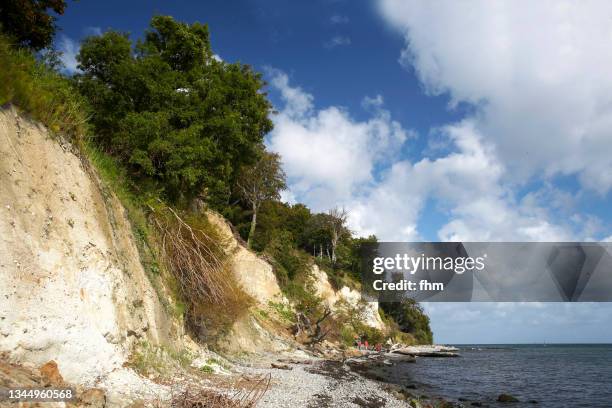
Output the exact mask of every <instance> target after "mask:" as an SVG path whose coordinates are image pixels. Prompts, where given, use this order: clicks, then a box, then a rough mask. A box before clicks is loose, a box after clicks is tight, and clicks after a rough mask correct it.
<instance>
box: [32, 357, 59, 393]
mask: <svg viewBox="0 0 612 408" xmlns="http://www.w3.org/2000/svg"><path fill="white" fill-rule="evenodd" d="M38 371H40V375H41V376H42V378H43V380H44V382H45V385H52V386H54V387H60V386H62V385H63V384H64V378H63V377H62V375H61V374H60V372H59V368H58V366H57V363H56V362H55V361H53V360H51V361H48V362H46V363H45V364H43V365H42V366H41V367H40V368H39V369H38Z"/></svg>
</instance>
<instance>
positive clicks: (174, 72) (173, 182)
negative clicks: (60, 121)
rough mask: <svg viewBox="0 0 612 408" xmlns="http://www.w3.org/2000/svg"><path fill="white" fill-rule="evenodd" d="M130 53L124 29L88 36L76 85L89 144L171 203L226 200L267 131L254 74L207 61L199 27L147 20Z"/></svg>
mask: <svg viewBox="0 0 612 408" xmlns="http://www.w3.org/2000/svg"><path fill="white" fill-rule="evenodd" d="M150 26H151V28H150V29H149V30H148V31H147V33H146V35H145V38H144V40H141V41H138V42H137V44H136V45H135V46H134V47H133V46H132V43H131V42H130V40H129V37H128V35H127V34H126V33H119V32H115V31H109V32H106V33H104V34H103V35H101V36H93V37H89V38H87V39H86V40H85V41H84V43H83V45H82V47H81V51H80V53H79V55H78V57H77V60H78V62H79V69H80V70H82V74H79V75H77V76H76V77H75V81H76V84H77V86H78V88H79V90H80V91H81V93H83V94H84V95H85V96H86V97H87V99H88V100H89V101H90V104H91V106H92V111H91V115H92V118H91V122H92V123H93V125H94V128H95V134H96V140H97V141H98V142H99V144H100V146H101V147H102V148H103V149H105V150H106V151H107V152H109V153H111V154H113V155H115V156H117V157H119V158H120V159H121V160H122V161H123V162H124V163H125V164H126V165H127V166H128V168H129V169H130V170H131V171H132V173H133V175H134V176H135V177H136V178H137V179H140V180H142V181H143V182H148V183H151V184H153V186H154V187H155V188H156V189H158V190H161V191H162V192H163V193H164V194H165V195H166V196H167V198H169V199H171V200H174V201H177V200H180V199H186V200H189V199H192V198H194V197H196V196H199V195H201V196H204V197H205V198H206V199H207V201H208V202H209V203H211V204H213V205H214V206H217V207H220V206H223V205H224V204H225V203H226V202H227V199H228V197H229V193H230V191H231V186H232V185H233V184H234V181H235V179H236V176H237V170H238V169H239V168H240V167H241V166H243V165H247V164H250V163H252V162H254V161H255V160H256V158H257V153H258V152H259V151H260V150H261V145H262V142H263V137H264V135H265V134H266V133H267V132H269V131H270V130H271V129H272V122H271V121H270V119H269V117H268V115H269V112H270V111H271V105H270V103H269V102H268V100H267V98H266V95H265V93H264V92H262V88H263V86H264V82H263V80H262V79H261V75H260V74H259V73H256V72H254V71H253V70H252V69H251V68H250V67H249V66H247V65H242V64H240V63H234V64H228V63H225V62H222V61H219V60H218V59H216V58H215V57H214V54H213V53H212V50H211V47H210V39H209V33H208V27H207V26H206V25H202V24H199V23H194V24H191V25H189V24H184V23H180V22H177V21H175V20H174V19H173V18H172V17H167V16H156V17H153V19H152V20H151V24H150Z"/></svg>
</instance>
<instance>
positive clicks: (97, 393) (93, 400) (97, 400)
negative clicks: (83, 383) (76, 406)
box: [79, 388, 106, 408]
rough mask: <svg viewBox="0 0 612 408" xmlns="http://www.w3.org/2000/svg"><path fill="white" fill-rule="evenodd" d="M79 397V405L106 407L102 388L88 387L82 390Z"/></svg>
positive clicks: (92, 407)
mask: <svg viewBox="0 0 612 408" xmlns="http://www.w3.org/2000/svg"><path fill="white" fill-rule="evenodd" d="M79 399H80V400H81V406H83V407H90V408H104V407H106V394H105V392H104V390H101V389H99V388H90V389H88V390H85V391H83V393H82V394H81V395H80V397H79Z"/></svg>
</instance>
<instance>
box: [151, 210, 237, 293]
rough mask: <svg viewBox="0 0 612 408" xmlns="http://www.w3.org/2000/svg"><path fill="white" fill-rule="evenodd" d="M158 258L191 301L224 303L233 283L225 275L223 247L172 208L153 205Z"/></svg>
mask: <svg viewBox="0 0 612 408" xmlns="http://www.w3.org/2000/svg"><path fill="white" fill-rule="evenodd" d="M151 209H152V210H153V213H152V215H153V216H152V219H153V223H154V225H155V228H156V229H157V231H158V232H159V235H160V238H161V257H162V260H163V262H164V264H165V266H166V267H167V269H168V270H169V271H171V272H172V274H173V275H174V277H175V278H176V279H177V281H178V282H179V284H180V288H181V291H182V293H183V296H184V297H185V298H186V299H188V300H189V302H190V303H191V304H199V303H204V302H214V303H217V304H224V303H225V302H226V300H227V299H228V297H231V295H233V293H232V292H233V286H232V285H231V284H230V282H229V281H228V279H227V276H224V275H225V274H224V262H223V257H224V252H223V248H221V246H220V245H219V243H217V242H216V240H215V239H213V238H212V237H211V236H210V234H208V233H206V232H205V231H203V230H202V229H201V228H196V227H194V226H192V225H190V224H188V223H187V222H185V221H184V220H183V219H182V218H181V217H180V216H179V215H178V214H177V213H176V212H175V211H174V210H173V209H172V208H170V207H168V206H165V205H164V206H162V207H161V208H155V209H154V208H152V207H151Z"/></svg>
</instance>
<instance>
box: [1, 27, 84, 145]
mask: <svg viewBox="0 0 612 408" xmlns="http://www.w3.org/2000/svg"><path fill="white" fill-rule="evenodd" d="M9 103H11V104H14V105H16V106H18V107H19V108H20V109H21V110H22V111H23V112H25V113H27V114H29V115H30V116H31V117H32V118H33V119H35V120H37V121H39V122H41V123H43V124H44V125H45V126H47V128H49V130H51V132H53V133H56V134H57V133H62V134H64V135H66V136H68V137H70V138H71V141H72V142H73V143H74V144H75V145H77V147H80V143H81V138H82V136H83V135H84V134H85V133H86V126H87V115H86V113H85V109H84V106H85V103H84V100H83V99H82V97H81V96H80V95H79V94H78V93H77V92H75V91H74V89H73V88H72V86H71V84H70V80H69V79H68V78H66V77H63V76H62V75H60V74H59V73H58V72H56V71H54V70H53V69H51V68H49V67H48V66H47V65H46V64H44V63H43V62H40V61H37V60H36V58H35V56H34V54H32V52H31V51H29V50H25V49H21V48H17V47H15V46H14V45H13V44H12V42H11V40H10V38H8V37H6V36H5V35H2V34H0V105H6V104H9Z"/></svg>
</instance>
